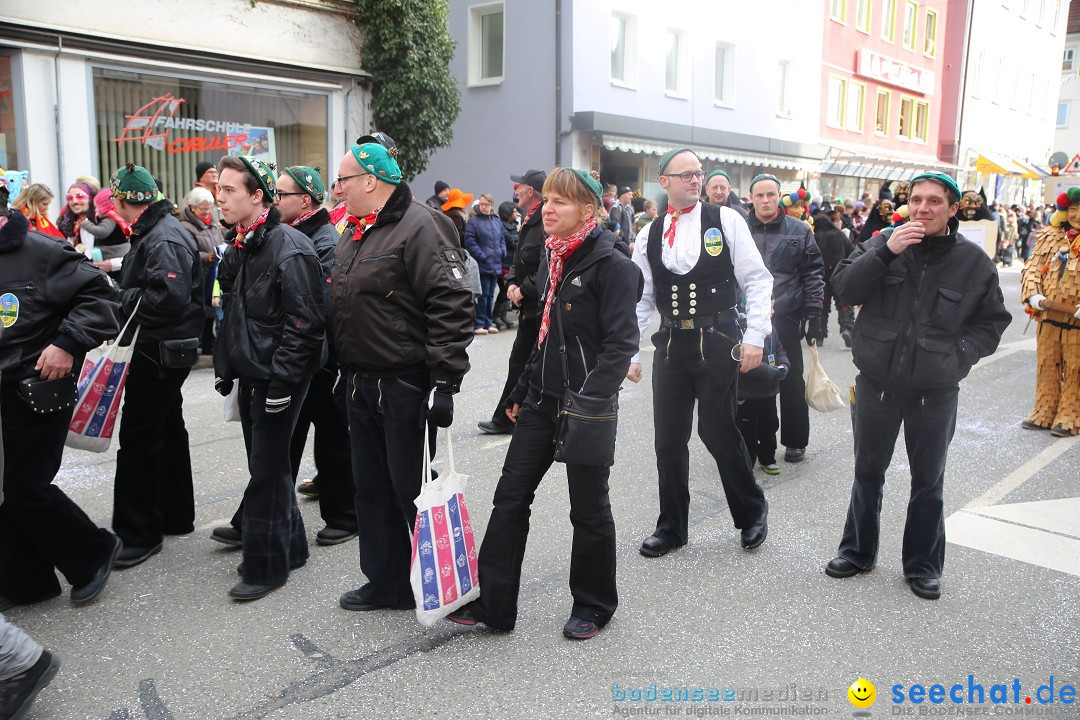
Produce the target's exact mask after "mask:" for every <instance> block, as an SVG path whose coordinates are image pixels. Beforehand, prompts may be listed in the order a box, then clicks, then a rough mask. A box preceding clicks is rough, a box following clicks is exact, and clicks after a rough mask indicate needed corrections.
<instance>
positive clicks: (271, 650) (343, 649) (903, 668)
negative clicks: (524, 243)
mask: <svg viewBox="0 0 1080 720" xmlns="http://www.w3.org/2000/svg"><path fill="white" fill-rule="evenodd" d="M1003 285H1004V289H1005V293H1006V299H1007V301H1008V302H1009V305H1010V307H1011V308H1012V309H1013V311H1014V315H1015V319H1014V322H1013V324H1012V325H1011V326H1010V327H1009V329H1008V331H1007V332H1006V334H1005V337H1004V338H1003V341H1002V346H1001V348H1000V349H999V351H998V353H997V354H996V355H995V356H993V357H991V358H990V359H989V361H983V362H982V363H980V364H979V365H977V366H976V368H975V369H974V370H973V372H972V374H971V376H970V377H969V378H968V380H967V381H966V382H965V383H964V385H963V390H962V392H961V396H960V413H959V419H958V422H957V428H956V436H955V439H954V440H953V443H952V450H951V452H950V456H949V466H948V470H947V480H946V498H945V500H946V511H947V516H948V534H949V541H950V543H949V546H948V549H947V560H946V565H945V574H944V577H943V581H942V588H943V595H942V598H941V599H940V600H939V601H936V602H930V601H926V600H921V599H919V598H916V597H915V596H914V595H913V594H912V593H911V592H910V591H909V590H908V587H907V585H906V584H905V583H904V581H903V577H902V573H901V567H900V543H901V535H902V531H903V517H904V509H905V505H906V498H907V475H906V473H907V463H906V458H905V456H904V452H903V446H902V445H901V446H900V447H899V448H898V452H897V454H896V456H895V458H894V463H893V467H892V469H891V471H890V475H889V481H888V482H887V484H886V496H885V501H884V507H883V510H882V538H881V550H880V559H879V565H878V567H877V568H876V569H875V570H874V571H873V572H871V573H867V574H864V575H860V576H857V577H854V578H849V579H845V580H834V579H831V578H828V577H826V576H825V575H824V573H823V568H824V565H825V563H826V562H827V561H828V560H829V559H830V558H832V557H833V555H834V553H835V550H836V546H837V543H838V540H839V536H840V531H841V529H842V525H843V519H844V513H845V510H846V505H847V499H848V493H849V490H850V486H851V472H852V441H851V429H850V420H849V417H848V414H847V413H846V412H840V413H832V414H829V415H822V414H819V413H814V412H813V411H811V412H812V417H811V423H812V433H811V444H810V448H809V450H808V452H807V460H806V461H805V462H804V463H802V464H801V465H797V466H796V465H789V464H785V463H783V462H781V466H782V473H781V475H779V476H778V477H775V478H767V477H766V476H765V475H764V474H762V473H761V472H760V470H759V471H758V472H759V478H760V479H761V481H762V482H763V483H764V485H765V488H766V495H767V497H768V499H769V503H770V508H771V514H770V518H769V519H770V532H769V536H768V539H767V540H766V542H765V544H764V545H763V546H762V547H761V548H760V549H759V550H757V551H752V552H747V551H744V550H742V549H741V548H740V546H739V535H738V532H737V531H736V530H734V529H733V528H732V525H731V518H730V514H729V513H728V510H727V505H726V502H725V500H724V497H723V493H722V491H721V488H720V483H719V480H718V478H717V475H716V468H715V465H713V464H712V463H711V459H710V457H709V456H708V454H707V452H706V451H705V449H704V447H703V446H702V445H701V443H700V441H698V440H697V439H696V437H695V439H694V441H693V444H692V445H691V476H692V481H691V484H692V505H691V536H690V544H689V545H688V546H687V547H685V548H683V549H681V550H678V551H676V552H674V553H672V554H671V555H668V556H666V557H663V558H659V559H646V558H644V557H642V556H641V555H639V554H638V552H637V548H638V545H639V544H640V542H641V540H642V538H644V537H645V536H646V535H648V534H649V533H650V531H651V530H652V528H653V526H654V523H655V519H656V514H657V488H656V470H655V458H654V454H653V450H652V426H651V410H650V403H651V390H650V388H649V386H648V383H647V382H643V383H642V384H641V385H640V386H633V385H630V384H627V387H625V388H624V390H623V394H622V403H621V404H622V417H621V422H620V433H619V446H618V458H617V462H616V466H615V468H614V469H613V472H612V480H611V500H612V506H613V509H614V513H615V520H616V526H617V528H618V561H619V589H620V594H621V605H620V607H619V610H618V612H617V613H616V614H615V617H614V619H613V620H612V622H611V624H610V625H609V626H608V627H607V628H606V629H605V630H604V631H603V632H602V633H601V634H600V635H599V636H598V637H597V638H596V639H594V640H591V641H588V642H584V643H575V642H571V641H568V640H565V639H564V638H563V637H562V633H561V629H562V626H563V623H564V622H565V620H566V618H567V616H568V614H569V610H570V595H569V591H568V589H567V584H566V582H567V574H568V568H569V553H570V532H571V526H570V522H569V517H568V513H569V505H568V501H567V490H566V475H565V472H564V471H563V469H562V468H561V467H559V466H555V467H554V468H553V469H552V471H551V472H550V473H549V475H548V477H547V478H546V479H545V481H544V483H543V484H542V485H541V487H540V489H539V491H538V493H537V498H536V503H535V505H534V508H533V522H532V530H531V534H530V542H529V548H528V552H527V554H526V558H525V567H524V576H523V587H522V593H521V607H520V617H519V620H518V626H517V630H516V631H515V632H514V633H513V634H511V635H499V634H495V633H492V632H489V631H486V630H482V629H477V630H472V631H469V630H464V629H459V628H457V626H453V625H451V624H450V623H448V622H444V623H440V624H439V625H438V626H436V627H435V628H432V629H424V628H422V627H421V626H420V625H419V624H418V623H417V622H416V619H415V615H414V614H413V613H412V612H391V611H383V612H371V613H351V612H346V611H344V610H342V609H340V608H339V607H338V602H337V601H338V596H339V595H340V594H341V593H342V592H344V591H346V590H349V589H353V588H355V587H358V586H359V585H360V584H361V583H362V578H361V576H360V574H359V569H358V562H357V550H356V546H355V543H353V544H347V545H343V546H338V547H331V548H324V547H318V546H315V545H314V534H315V532H316V531H317V530H318V529H319V528H321V527H322V524H321V522H320V519H319V515H318V507H317V503H314V502H311V501H302V502H301V504H302V507H303V512H304V520H305V523H306V524H307V528H308V535H309V538H310V539H311V541H312V551H311V560H310V561H309V562H308V564H307V565H306V566H305V567H304V568H302V569H300V570H298V571H296V572H295V573H294V574H293V576H292V578H291V579H290V581H289V583H288V584H287V585H286V586H285V587H284V588H283V589H281V590H278V591H276V592H274V593H272V594H271V595H270V596H268V597H267V598H265V599H263V600H259V601H257V602H254V603H249V604H237V603H234V602H232V601H230V600H229V599H228V597H227V596H226V591H227V590H228V589H229V588H230V587H231V586H232V585H233V584H234V583H235V582H236V581H237V575H236V565H237V563H238V562H239V560H240V554H239V553H238V552H236V551H232V550H229V549H227V548H225V547H224V546H222V545H219V544H217V543H215V542H212V541H211V540H210V539H209V534H210V530H211V528H213V527H214V526H215V525H219V524H223V523H224V522H226V521H227V519H228V518H229V517H230V516H231V514H232V512H233V510H234V509H235V506H236V504H237V502H238V499H239V497H240V495H241V493H242V491H243V488H244V486H245V484H246V476H245V470H244V454H243V443H242V439H241V434H240V426H239V424H238V423H229V424H226V423H224V422H222V400H221V398H220V397H219V396H218V395H216V394H215V393H214V391H213V375H212V371H211V370H209V369H202V370H197V371H195V372H193V373H192V375H191V377H190V379H189V380H188V383H187V385H186V387H185V399H186V416H187V420H188V426H189V429H190V432H191V445H192V460H193V465H194V468H195V486H196V488H195V489H196V504H197V519H196V525H197V529H196V531H195V533H194V534H192V535H190V536H188V537H180V538H169V539H167V540H166V542H165V549H164V552H163V553H161V554H160V555H158V556H156V557H154V558H152V559H151V560H150V561H148V562H147V563H145V564H144V565H141V566H139V567H136V568H133V569H130V570H125V571H119V572H116V573H114V574H113V576H112V579H111V580H110V582H109V585H108V587H107V589H106V590H105V592H104V593H103V595H102V597H101V598H100V599H99V600H98V601H97V602H96V603H95V604H93V605H91V606H89V607H86V608H83V609H75V608H73V607H72V606H71V604H70V601H69V599H68V598H67V596H66V593H65V596H64V597H62V598H58V599H55V600H53V601H50V602H46V603H42V604H40V605H37V606H33V607H28V608H16V609H15V610H13V611H11V612H10V614H9V616H10V618H11V619H12V620H14V621H15V622H16V623H18V624H19V625H21V626H22V627H24V628H25V629H26V630H28V631H29V632H30V633H31V634H32V635H34V636H35V637H36V638H37V639H38V640H40V641H41V642H42V643H43V644H45V645H46V646H48V647H49V648H51V649H53V650H55V651H57V652H58V653H59V655H60V656H61V658H62V661H63V666H62V668H61V671H60V674H59V675H58V677H57V679H56V680H55V681H54V682H53V684H52V685H51V686H50V687H49V688H48V689H47V690H45V691H44V692H43V693H42V695H41V697H40V699H39V701H38V703H37V704H36V705H35V707H34V712H33V713H31V715H30V717H32V718H93V719H94V720H104V719H106V718H111V719H113V720H121V719H129V720H137V719H142V718H147V719H148V720H165V719H169V718H174V719H176V720H181V719H200V718H237V719H239V718H243V719H245V720H247V719H255V718H272V719H273V720H293V719H300V718H369V717H395V718H396V717H456V718H540V717H543V718H547V717H565V718H580V717H602V716H632V715H634V714H637V715H645V714H647V713H648V714H654V715H655V714H666V715H685V716H695V715H697V716H701V715H706V714H743V713H745V712H746V711H753V712H755V713H761V714H765V713H766V712H768V711H772V712H773V713H774V714H775V713H778V711H780V710H783V709H785V708H786V709H787V710H786V712H788V713H791V714H809V715H831V716H848V715H849V714H850V713H851V712H852V711H853V707H852V705H851V704H850V703H849V701H848V698H847V688H848V686H849V685H850V684H851V683H852V682H854V681H855V680H856V679H858V678H860V677H863V678H866V679H867V680H869V681H870V682H872V683H874V684H875V685H876V686H877V694H878V697H877V701H876V703H875V704H874V705H873V706H872V708H871V709H870V710H869V711H868V714H869V715H872V716H873V717H885V716H887V715H891V714H894V713H895V712H896V711H898V710H910V711H911V712H912V713H918V712H919V711H920V710H922V711H925V710H927V708H929V710H930V711H937V712H940V713H942V714H944V713H945V712H946V711H948V712H951V713H956V712H957V711H959V712H964V710H965V709H967V710H968V711H970V710H972V709H977V710H979V709H981V710H986V711H988V712H990V713H993V712H995V711H1000V712H1004V711H1005V710H1008V711H1009V712H1017V713H1019V712H1023V711H1025V710H1028V711H1030V712H1034V711H1036V710H1038V711H1042V712H1044V713H1045V712H1046V711H1047V710H1051V711H1053V712H1052V715H1051V716H1054V717H1070V716H1071V717H1076V716H1080V704H1073V705H1063V704H1062V702H1061V699H1066V698H1065V697H1063V696H1062V695H1061V694H1060V693H1061V689H1062V686H1064V685H1072V686H1074V687H1075V686H1076V685H1077V681H1078V680H1080V610H1078V607H1080V603H1078V602H1077V598H1078V597H1080V521H1078V517H1080V483H1078V478H1080V445H1078V438H1070V439H1058V438H1053V437H1051V436H1050V435H1049V434H1047V433H1033V432H1030V431H1024V430H1021V429H1020V427H1019V422H1020V420H1021V419H1022V418H1023V417H1024V416H1025V415H1026V414H1027V413H1028V412H1029V410H1030V404H1031V401H1032V398H1033V388H1034V349H1035V341H1034V339H1033V337H1034V326H1032V327H1031V328H1030V329H1029V330H1028V332H1027V334H1026V335H1023V334H1022V331H1023V330H1024V324H1025V322H1026V317H1025V316H1024V315H1023V314H1022V313H1021V312H1020V310H1019V299H1018V294H1019V272H1018V271H1017V269H1015V268H1014V269H1012V270H1009V271H1003ZM831 320H832V323H833V326H832V327H831V328H830V332H831V333H833V335H832V336H831V337H830V338H829V340H828V342H827V344H826V345H825V347H824V348H823V350H822V359H823V363H824V364H825V367H826V370H827V371H828V372H829V375H830V376H831V377H832V379H833V380H834V381H835V382H836V383H837V384H838V385H840V386H841V387H842V388H846V387H847V386H848V385H850V384H851V383H852V381H853V379H854V374H855V373H854V366H853V365H852V364H851V359H850V358H851V354H850V352H849V351H847V350H845V349H844V348H843V344H842V342H841V341H840V339H839V336H838V335H837V334H836V333H837V331H836V327H835V322H836V320H835V313H834V314H833V315H832V318H831ZM512 342H513V333H512V332H511V333H500V334H499V335H496V336H488V337H481V338H478V339H477V340H476V341H475V342H474V343H473V345H472V346H471V348H470V349H471V356H472V362H473V370H472V372H470V374H469V375H468V377H467V378H466V380H465V383H464V386H463V390H462V393H461V394H460V395H459V396H458V398H457V404H456V408H455V417H456V422H455V425H454V427H453V440H454V448H455V455H456V457H457V461H458V464H459V467H458V470H460V471H461V472H463V473H465V474H467V475H469V476H470V485H469V490H468V493H467V497H468V501H469V504H470V507H471V510H472V517H473V519H474V523H475V525H476V527H477V528H478V531H482V530H483V528H484V526H485V524H486V520H487V516H488V513H489V508H490V502H491V497H492V494H493V492H494V489H495V484H496V482H497V480H498V475H499V469H500V466H501V461H502V458H503V455H504V453H505V450H506V446H507V444H508V443H509V437H508V436H498V437H491V436H485V435H481V434H479V432H478V431H477V430H476V422H477V421H478V420H482V419H487V417H488V415H489V414H490V412H491V409H492V405H493V403H494V402H495V400H496V398H497V396H498V393H499V390H500V388H501V386H502V383H503V379H504V374H505V370H506V357H507V354H508V353H509V350H510V346H511V344H512ZM650 360H651V352H646V353H645V363H646V373H647V374H648V373H649V371H650V367H649V363H650ZM781 452H782V451H781ZM114 457H115V447H114V450H113V451H112V452H110V453H108V454H105V455H100V456H99V455H93V454H88V453H82V452H76V451H69V452H68V454H67V456H66V460H65V464H64V468H63V470H62V472H61V476H60V478H59V480H58V483H59V484H60V485H61V486H62V487H63V488H64V489H65V491H67V492H69V493H70V494H71V495H72V496H73V497H74V498H75V499H76V500H77V501H78V502H79V503H80V504H82V505H83V507H85V508H86V509H87V511H88V512H89V513H90V515H91V517H93V518H94V519H95V520H97V521H98V522H100V523H102V524H103V525H108V523H109V516H110V512H111V502H112V477H113V472H114V469H115V461H114ZM440 462H441V459H440ZM312 471H313V466H312V465H311V462H310V442H309V450H308V459H307V460H306V461H305V467H304V469H303V471H302V476H303V477H310V475H311V473H312ZM969 675H973V676H974V678H973V679H972V680H971V681H970V682H972V683H974V684H980V685H982V686H983V687H984V688H985V690H986V705H985V706H982V707H981V708H980V706H978V705H975V706H973V705H968V704H965V705H951V704H950V703H949V702H948V701H946V703H945V704H944V705H932V706H930V705H927V704H921V705H913V704H911V703H910V702H909V703H906V704H905V706H904V707H901V706H895V705H894V704H893V702H892V698H893V691H892V688H893V686H894V685H902V686H904V688H905V689H904V690H903V692H907V689H908V688H910V687H911V686H912V685H913V684H916V683H918V684H921V685H922V686H923V687H925V688H929V687H930V686H932V685H935V684H941V685H943V686H944V687H945V688H946V690H947V689H948V688H950V686H953V685H955V684H962V685H963V689H962V691H961V692H962V695H963V699H964V701H965V703H966V702H967V700H968V697H967V695H968V684H969V678H968V676H969ZM1051 676H1053V681H1052V682H1053V684H1054V688H1053V691H1052V692H1053V693H1054V698H1055V703H1054V704H1053V705H1045V706H1042V705H1039V703H1038V701H1037V699H1036V690H1037V688H1038V687H1039V686H1040V685H1045V684H1049V683H1050V682H1051ZM1014 679H1018V680H1019V681H1020V684H1021V686H1022V690H1021V691H1020V695H1019V698H1018V699H1019V704H1014V703H1013V693H1012V690H1011V687H1012V683H1013V680H1014ZM997 683H1001V684H1006V685H1009V687H1010V689H1009V692H1008V700H1009V702H1010V703H1013V704H1010V705H1008V706H1007V707H1006V706H991V705H990V699H991V686H993V685H994V684H997ZM654 684H655V688H654V687H653V686H654ZM674 688H687V689H688V692H689V693H693V692H694V691H695V690H697V691H700V692H701V697H702V698H704V699H701V700H698V701H695V700H694V699H693V698H695V697H697V696H694V695H692V694H691V695H690V698H691V699H690V700H689V701H669V702H663V701H659V700H658V701H655V702H631V701H630V698H633V697H634V693H635V691H637V692H644V693H645V697H650V694H651V693H652V692H654V691H655V692H657V693H659V694H660V695H661V696H662V694H663V691H664V690H665V689H668V690H671V689H674ZM729 689H730V693H729V692H728V690H729ZM710 692H713V693H714V694H715V695H719V699H714V700H713V701H709V700H708V697H709V694H710ZM620 693H622V694H623V697H626V698H627V699H626V700H620V699H619V697H620ZM676 696H677V695H676ZM1025 697H1031V698H1032V700H1033V702H1032V704H1025V703H1024V698H1025ZM726 698H733V699H726ZM1042 698H1043V699H1045V698H1046V695H1045V694H1043V695H1042ZM975 699H976V700H977V697H976V698H975ZM1044 716H1045V715H1044Z"/></svg>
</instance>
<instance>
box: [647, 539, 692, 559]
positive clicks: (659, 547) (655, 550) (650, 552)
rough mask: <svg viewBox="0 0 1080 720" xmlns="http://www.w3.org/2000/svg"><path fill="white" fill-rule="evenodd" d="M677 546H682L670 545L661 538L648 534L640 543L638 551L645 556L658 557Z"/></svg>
mask: <svg viewBox="0 0 1080 720" xmlns="http://www.w3.org/2000/svg"><path fill="white" fill-rule="evenodd" d="M677 547H682V545H672V544H671V543H669V542H667V541H666V540H664V539H663V538H658V537H657V536H655V535H650V536H649V537H647V538H645V540H644V541H643V542H642V543H641V549H640V550H639V551H638V552H640V553H641V554H642V555H644V556H645V557H660V556H661V555H667V554H668V553H669V552H671V551H672V550H674V549H675V548H677Z"/></svg>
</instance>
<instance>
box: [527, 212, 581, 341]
mask: <svg viewBox="0 0 1080 720" xmlns="http://www.w3.org/2000/svg"><path fill="white" fill-rule="evenodd" d="M595 227H596V220H595V219H594V218H589V220H588V221H587V222H586V223H585V224H584V225H582V226H581V227H580V228H578V230H577V232H575V233H574V234H573V235H571V236H570V237H565V238H561V237H556V236H554V235H549V236H548V238H547V240H545V241H544V247H546V248H547V249H548V252H549V255H548V275H549V278H550V281H549V283H548V288H547V299H546V300H545V301H544V315H543V317H542V318H541V320H540V335H539V337H538V338H537V340H536V347H538V348H539V347H543V345H544V338H546V337H547V334H548V328H549V327H550V326H551V304H552V303H553V302H554V301H555V288H557V287H558V286H559V283H560V282H561V281H562V276H563V268H564V267H565V266H566V259H567V258H569V257H570V256H571V255H573V254H574V251H575V250H577V249H578V248H579V247H581V245H582V243H584V242H585V238H586V237H587V236H588V235H589V233H591V232H592V231H593V228H595Z"/></svg>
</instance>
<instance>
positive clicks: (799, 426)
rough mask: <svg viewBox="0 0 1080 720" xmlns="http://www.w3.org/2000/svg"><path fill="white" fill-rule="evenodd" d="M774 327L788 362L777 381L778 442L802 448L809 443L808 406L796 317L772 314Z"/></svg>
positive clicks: (800, 333) (800, 339)
mask: <svg viewBox="0 0 1080 720" xmlns="http://www.w3.org/2000/svg"><path fill="white" fill-rule="evenodd" d="M773 327H774V328H775V329H776V334H777V336H778V337H779V338H780V344H781V345H783V346H784V352H786V353H787V356H788V363H789V370H788V374H787V377H785V378H784V379H783V380H781V381H780V444H782V445H783V446H784V447H790V448H805V447H806V446H807V445H808V444H809V443H810V406H809V405H807V404H806V379H805V378H804V377H803V369H804V367H805V366H804V365H803V354H802V331H801V329H800V327H799V319H798V318H792V317H788V316H785V315H776V316H775V317H773Z"/></svg>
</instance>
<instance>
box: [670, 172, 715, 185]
mask: <svg viewBox="0 0 1080 720" xmlns="http://www.w3.org/2000/svg"><path fill="white" fill-rule="evenodd" d="M664 177H677V178H679V179H680V180H682V181H683V182H687V183H688V182H690V181H691V180H693V179H694V178H697V179H698V180H704V179H705V173H704V172H702V171H701V170H698V171H697V172H693V171H691V170H687V171H686V172H684V173H678V174H676V175H673V174H671V173H664Z"/></svg>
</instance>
